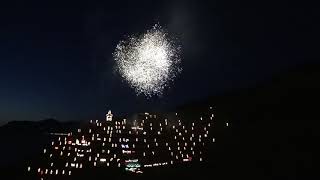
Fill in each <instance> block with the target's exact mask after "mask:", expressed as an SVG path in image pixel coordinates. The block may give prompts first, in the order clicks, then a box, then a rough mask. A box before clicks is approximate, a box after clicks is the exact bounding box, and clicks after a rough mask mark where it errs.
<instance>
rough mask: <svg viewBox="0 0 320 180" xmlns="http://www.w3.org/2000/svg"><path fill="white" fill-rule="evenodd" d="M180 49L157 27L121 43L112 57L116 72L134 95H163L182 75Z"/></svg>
mask: <svg viewBox="0 0 320 180" xmlns="http://www.w3.org/2000/svg"><path fill="white" fill-rule="evenodd" d="M179 52H180V47H179V46H178V45H176V44H175V42H174V41H173V39H172V38H170V37H169V35H168V33H167V32H165V31H164V30H163V29H162V28H161V26H159V25H158V24H156V25H154V26H153V28H152V29H151V30H148V31H147V32H146V33H144V34H142V35H139V36H131V37H129V38H128V39H127V40H124V41H120V42H119V44H118V45H117V47H116V49H115V52H114V53H113V56H114V59H115V61H116V70H117V71H118V72H119V73H120V75H121V77H122V78H124V79H125V80H126V81H127V82H128V84H129V85H130V86H131V87H132V88H134V89H135V91H136V93H137V94H138V95H139V94H144V95H145V96H147V97H151V96H153V95H158V96H160V95H162V93H163V90H164V88H165V87H167V86H168V85H169V83H170V81H173V79H174V78H175V77H176V76H177V74H178V73H179V72H181V68H180V67H179V65H180V56H179Z"/></svg>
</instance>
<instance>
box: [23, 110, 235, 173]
mask: <svg viewBox="0 0 320 180" xmlns="http://www.w3.org/2000/svg"><path fill="white" fill-rule="evenodd" d="M207 114H209V115H206V116H201V117H200V118H199V119H198V121H193V122H192V123H190V124H186V125H184V123H182V121H181V120H180V118H179V116H178V114H177V113H176V118H177V119H174V120H168V119H166V118H164V119H163V120H162V119H160V118H159V116H156V115H150V114H149V113H144V114H143V115H140V116H139V117H140V118H139V119H138V120H134V121H133V123H132V124H131V123H127V121H126V119H122V120H115V119H114V118H113V115H112V113H111V111H109V112H108V113H107V114H106V120H104V121H98V120H96V121H92V120H91V121H90V123H89V124H88V126H86V127H84V128H82V129H78V130H77V131H76V133H68V134H63V133H60V134H58V135H56V134H55V135H56V136H55V137H57V138H55V140H53V141H52V142H51V148H45V149H44V150H43V154H44V155H45V160H46V161H47V160H48V159H49V162H48V163H47V164H48V165H47V166H45V167H41V168H38V169H36V168H35V169H36V170H37V172H36V173H37V174H38V175H39V176H40V177H41V178H44V177H45V176H46V175H71V172H72V171H73V170H77V169H78V170H80V169H82V168H88V167H92V166H93V167H96V166H99V167H100V166H106V167H109V166H113V167H119V168H124V169H125V170H126V171H128V172H133V173H143V170H144V168H149V167H158V166H167V165H174V164H181V163H187V162H191V161H200V162H201V161H203V157H204V156H203V151H205V149H206V148H205V146H206V145H207V144H208V143H212V142H215V138H214V137H213V135H212V133H210V131H209V130H210V127H212V126H213V122H214V114H213V112H212V111H209V113H207ZM137 124H138V125H139V126H137ZM226 126H229V124H228V123H226ZM120 129H121V131H120ZM133 157H134V158H133ZM61 162H62V163H61ZM58 164H64V166H63V167H60V166H58ZM32 169H33V168H31V166H29V167H28V169H27V170H28V171H29V172H31V171H32ZM51 171H52V173H51Z"/></svg>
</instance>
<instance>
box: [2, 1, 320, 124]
mask: <svg viewBox="0 0 320 180" xmlns="http://www.w3.org/2000/svg"><path fill="white" fill-rule="evenodd" d="M316 13H318V9H317V8H316V7H314V8H313V7H312V6H311V5H306V4H293V2H291V1H288V2H282V3H280V2H276V3H271V2H269V1H268V3H261V2H256V1H252V2H248V1H236V0H234V1H233V0H217V1H214V0H213V1H193V2H191V1H166V2H165V1H159V2H154V1H135V0H128V1H104V2H99V3H98V2H97V3H95V2H94V1H61V2H60V1H30V0H29V1H10V4H1V5H0V82H1V85H0V124H3V123H5V122H7V121H11V120H41V119H44V118H56V119H58V120H62V121H66V120H88V119H94V118H102V117H103V116H104V113H105V112H106V111H107V110H108V109H112V110H114V111H115V112H116V113H119V114H123V113H131V112H135V111H149V110H157V111H158V110H163V109H168V108H172V107H175V106H177V105H181V104H184V103H188V102H191V101H194V100H200V99H203V98H206V97H208V96H214V95H220V94H223V93H225V92H230V91H236V90H238V89H241V88H249V87H255V86H256V85H257V84H259V83H263V82H264V81H265V80H268V79H270V78H271V77H272V76H273V75H274V74H277V73H280V72H285V71H286V70H288V69H290V68H293V67H295V66H300V65H302V64H306V63H310V62H316V61H317V60H318V58H316V56H317V55H316V51H317V50H318V44H319V42H318V40H317V39H318V35H317V34H318V32H320V31H319V27H318V24H317V21H318V17H319V16H318V14H316ZM155 23H160V24H161V25H162V26H163V27H164V28H166V29H167V30H168V31H169V32H170V33H172V34H174V35H175V36H176V37H178V38H179V39H180V41H181V42H180V43H181V45H182V52H183V54H182V68H183V71H182V73H181V74H180V75H179V77H178V78H177V79H176V80H175V82H174V84H172V85H171V87H170V88H169V89H167V90H166V91H165V93H164V95H163V97H161V98H157V97H155V98H151V99H149V100H147V99H145V97H143V96H136V95H135V93H134V90H133V89H131V88H130V87H128V85H127V84H126V83H125V82H123V80H121V79H120V77H119V75H118V74H116V73H115V71H114V67H113V66H114V62H113V59H112V52H113V51H114V49H115V46H116V44H117V43H118V42H119V41H120V40H122V39H123V38H124V37H125V36H126V35H129V34H137V33H141V32H144V31H145V30H147V29H150V28H151V27H152V26H153V25H154V24H155Z"/></svg>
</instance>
